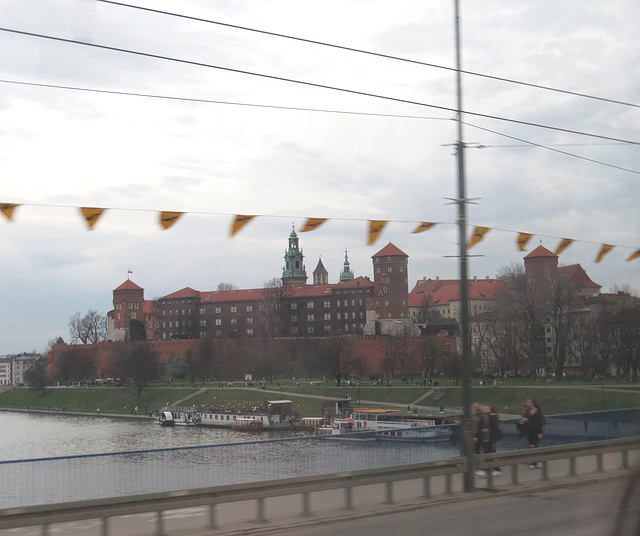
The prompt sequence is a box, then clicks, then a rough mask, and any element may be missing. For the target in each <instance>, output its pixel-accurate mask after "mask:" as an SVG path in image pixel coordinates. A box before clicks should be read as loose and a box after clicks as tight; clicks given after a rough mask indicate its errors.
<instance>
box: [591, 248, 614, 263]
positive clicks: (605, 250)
mask: <svg viewBox="0 0 640 536" xmlns="http://www.w3.org/2000/svg"><path fill="white" fill-rule="evenodd" d="M614 247H615V246H612V245H610V244H602V247H601V248H600V252H599V253H598V256H597V257H596V263H598V262H600V261H601V260H602V259H603V258H604V256H605V255H606V254H607V253H609V252H610V251H611V250H612V249H613V248H614Z"/></svg>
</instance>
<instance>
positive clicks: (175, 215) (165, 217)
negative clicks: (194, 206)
mask: <svg viewBox="0 0 640 536" xmlns="http://www.w3.org/2000/svg"><path fill="white" fill-rule="evenodd" d="M183 214H184V212H166V211H164V212H161V213H160V225H162V227H164V228H165V229H168V228H169V227H171V226H172V225H173V224H174V223H175V222H177V221H178V220H179V219H180V216H182V215H183Z"/></svg>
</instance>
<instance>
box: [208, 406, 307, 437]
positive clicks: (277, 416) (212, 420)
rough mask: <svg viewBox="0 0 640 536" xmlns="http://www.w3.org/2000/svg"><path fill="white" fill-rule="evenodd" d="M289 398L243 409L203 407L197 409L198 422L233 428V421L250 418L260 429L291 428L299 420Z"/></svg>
mask: <svg viewBox="0 0 640 536" xmlns="http://www.w3.org/2000/svg"><path fill="white" fill-rule="evenodd" d="M292 404H293V402H292V401H291V400H267V401H266V402H265V403H264V404H263V405H261V406H258V407H252V408H243V409H224V408H216V407H206V406H205V407H203V408H201V409H200V410H199V412H198V415H199V417H200V424H201V425H202V426H215V427H218V428H233V427H234V423H237V422H238V421H241V422H244V421H243V419H246V418H250V419H252V420H253V421H254V422H255V423H256V424H254V425H253V426H254V427H255V428H256V429H257V427H258V424H257V423H258V422H259V423H262V430H287V429H291V428H293V423H294V422H296V421H298V420H299V417H300V415H299V413H298V412H295V411H293V410H292Z"/></svg>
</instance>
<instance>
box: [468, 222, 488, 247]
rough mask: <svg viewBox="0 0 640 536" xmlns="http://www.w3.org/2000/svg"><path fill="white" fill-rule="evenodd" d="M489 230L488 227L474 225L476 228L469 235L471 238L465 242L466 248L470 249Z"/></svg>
mask: <svg viewBox="0 0 640 536" xmlns="http://www.w3.org/2000/svg"><path fill="white" fill-rule="evenodd" d="M489 231H490V229H489V227H480V226H477V225H476V228H475V229H474V230H473V234H472V235H471V240H469V243H468V244H467V249H471V248H472V247H473V246H475V245H476V244H477V243H478V242H480V241H481V240H482V239H483V238H484V236H485V235H486V234H487V233H488V232H489Z"/></svg>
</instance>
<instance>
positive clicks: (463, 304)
mask: <svg viewBox="0 0 640 536" xmlns="http://www.w3.org/2000/svg"><path fill="white" fill-rule="evenodd" d="M458 4H459V0H454V5H455V15H454V16H455V38H456V85H457V123H458V140H457V142H456V148H457V151H456V153H457V156H458V159H457V161H458V198H457V200H456V202H457V203H458V239H459V241H460V252H459V255H460V331H461V337H460V339H461V342H462V348H461V357H462V406H463V417H462V440H463V454H464V456H465V457H466V459H467V462H468V463H467V471H466V472H465V474H464V491H467V492H471V491H473V490H474V478H473V439H472V436H473V422H472V415H471V375H472V371H471V356H470V341H469V289H468V275H467V238H466V235H467V233H466V228H467V206H466V205H467V198H466V185H465V168H464V149H465V146H464V137H463V131H462V61H461V46H460V15H459V7H458Z"/></svg>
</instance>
